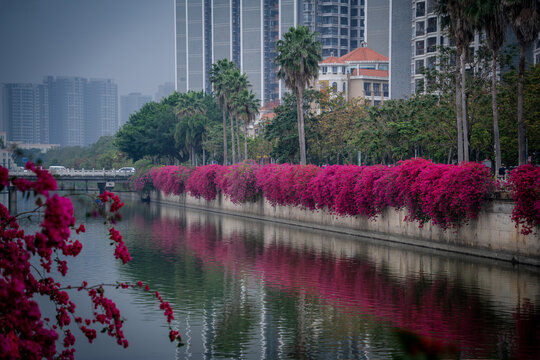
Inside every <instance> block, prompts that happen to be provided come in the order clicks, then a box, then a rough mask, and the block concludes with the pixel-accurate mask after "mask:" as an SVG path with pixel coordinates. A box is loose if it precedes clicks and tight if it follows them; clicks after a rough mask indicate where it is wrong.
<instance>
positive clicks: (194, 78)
mask: <svg viewBox="0 0 540 360" xmlns="http://www.w3.org/2000/svg"><path fill="white" fill-rule="evenodd" d="M175 19H176V43H175V46H176V90H177V91H179V92H186V91H188V90H196V91H199V90H205V91H206V92H210V91H211V90H212V88H211V84H210V82H209V72H210V69H211V66H212V64H213V63H215V62H216V61H218V60H220V59H223V58H227V59H230V60H232V61H234V62H235V63H236V64H237V65H238V66H239V68H240V69H241V71H243V72H245V73H246V74H247V75H248V78H249V81H250V83H251V84H252V86H253V91H254V92H255V93H256V94H257V97H259V98H260V99H261V100H262V102H263V103H267V102H270V101H273V100H276V99H278V98H280V96H281V94H282V93H283V91H284V90H285V89H284V87H283V86H282V84H280V82H279V81H278V79H277V77H276V66H275V64H274V59H275V57H276V43H277V41H278V40H279V39H280V38H281V37H282V34H283V33H285V32H287V31H288V30H289V29H290V28H291V27H293V26H297V25H306V26H308V27H310V29H311V30H312V31H317V32H318V33H319V35H318V39H319V40H320V41H321V43H322V55H323V57H327V56H331V55H334V56H342V55H345V54H346V53H348V52H350V51H351V50H354V49H355V48H357V47H359V46H360V44H361V43H362V41H363V38H364V31H365V24H364V21H365V13H364V0H327V1H326V0H176V3H175Z"/></svg>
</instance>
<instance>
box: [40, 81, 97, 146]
mask: <svg viewBox="0 0 540 360" xmlns="http://www.w3.org/2000/svg"><path fill="white" fill-rule="evenodd" d="M44 83H45V85H46V86H47V87H48V90H49V97H50V102H49V110H50V117H49V118H50V141H51V143H53V144H60V145H61V146H83V145H84V144H85V139H84V131H85V118H86V107H85V91H86V86H87V83H88V80H87V79H85V78H81V77H70V76H57V77H56V78H55V77H53V76H47V77H46V78H45V80H44Z"/></svg>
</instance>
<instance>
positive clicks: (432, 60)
mask: <svg viewBox="0 0 540 360" xmlns="http://www.w3.org/2000/svg"><path fill="white" fill-rule="evenodd" d="M436 61H437V58H436V57H435V56H430V57H428V58H427V61H426V68H427V69H428V70H433V69H435V63H436Z"/></svg>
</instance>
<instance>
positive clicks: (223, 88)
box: [210, 59, 236, 165]
mask: <svg viewBox="0 0 540 360" xmlns="http://www.w3.org/2000/svg"><path fill="white" fill-rule="evenodd" d="M235 68H236V64H235V63H234V62H232V61H230V60H228V59H221V60H218V62H217V63H214V64H212V68H211V69H210V82H211V83H212V84H213V86H214V96H215V97H216V98H217V101H218V104H219V106H220V107H221V111H222V114H223V165H227V108H228V107H227V90H228V89H227V82H226V74H227V72H228V71H230V70H233V69H235ZM233 147H234V144H233Z"/></svg>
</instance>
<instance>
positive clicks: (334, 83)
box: [332, 81, 337, 91]
mask: <svg viewBox="0 0 540 360" xmlns="http://www.w3.org/2000/svg"><path fill="white" fill-rule="evenodd" d="M332 89H334V91H337V82H335V81H334V82H333V83H332Z"/></svg>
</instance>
